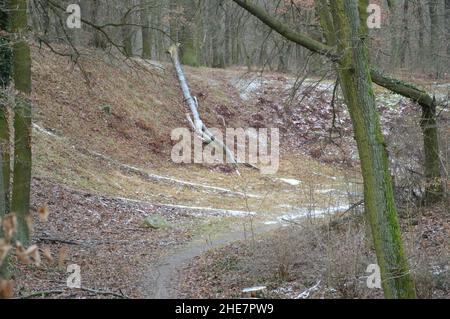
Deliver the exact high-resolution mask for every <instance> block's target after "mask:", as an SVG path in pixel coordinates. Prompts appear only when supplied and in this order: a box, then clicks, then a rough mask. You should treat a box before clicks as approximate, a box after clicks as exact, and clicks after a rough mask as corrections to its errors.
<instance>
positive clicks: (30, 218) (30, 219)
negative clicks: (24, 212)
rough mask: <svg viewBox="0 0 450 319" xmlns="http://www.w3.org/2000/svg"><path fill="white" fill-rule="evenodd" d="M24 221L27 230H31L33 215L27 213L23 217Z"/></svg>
mask: <svg viewBox="0 0 450 319" xmlns="http://www.w3.org/2000/svg"><path fill="white" fill-rule="evenodd" d="M25 221H26V222H27V226H28V231H29V232H33V216H31V215H28V216H27V217H25Z"/></svg>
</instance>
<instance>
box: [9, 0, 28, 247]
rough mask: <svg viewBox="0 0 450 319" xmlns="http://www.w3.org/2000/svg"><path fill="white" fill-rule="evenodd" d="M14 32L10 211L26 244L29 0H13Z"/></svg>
mask: <svg viewBox="0 0 450 319" xmlns="http://www.w3.org/2000/svg"><path fill="white" fill-rule="evenodd" d="M10 13H11V21H12V24H11V26H12V27H11V32H12V33H13V34H15V35H16V39H15V40H16V41H15V42H14V45H13V53H12V67H13V80H14V86H15V89H16V91H17V95H16V101H15V108H14V111H15V112H14V113H15V114H14V140H15V142H14V171H13V191H12V201H11V211H12V212H14V213H15V214H16V216H17V222H18V227H17V235H16V239H17V240H19V241H20V242H21V243H22V244H23V245H24V246H27V245H28V243H29V228H28V220H29V217H30V185H31V102H30V93H31V54H30V48H29V46H28V43H27V42H26V40H25V39H24V37H25V36H26V34H27V1H26V0H11V1H10Z"/></svg>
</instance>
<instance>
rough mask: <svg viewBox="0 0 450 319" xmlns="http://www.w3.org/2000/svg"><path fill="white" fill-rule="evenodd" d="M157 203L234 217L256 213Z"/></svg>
mask: <svg viewBox="0 0 450 319" xmlns="http://www.w3.org/2000/svg"><path fill="white" fill-rule="evenodd" d="M157 205H159V206H164V207H172V208H182V209H190V210H200V211H209V212H214V213H219V214H221V215H225V216H233V217H245V216H254V215H256V213H255V212H246V211H241V210H228V209H220V208H212V207H196V206H184V205H173V204H157ZM199 215H201V214H199Z"/></svg>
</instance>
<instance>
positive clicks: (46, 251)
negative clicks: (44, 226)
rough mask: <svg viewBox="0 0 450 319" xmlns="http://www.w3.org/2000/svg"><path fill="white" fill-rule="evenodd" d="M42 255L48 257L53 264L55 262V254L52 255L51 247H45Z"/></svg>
mask: <svg viewBox="0 0 450 319" xmlns="http://www.w3.org/2000/svg"><path fill="white" fill-rule="evenodd" d="M42 255H43V256H44V258H45V259H47V261H48V262H49V263H50V264H52V263H53V262H54V259H53V256H52V252H51V251H50V248H49V247H44V248H43V249H42Z"/></svg>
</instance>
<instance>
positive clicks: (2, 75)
mask: <svg viewBox="0 0 450 319" xmlns="http://www.w3.org/2000/svg"><path fill="white" fill-rule="evenodd" d="M6 8H7V0H0V29H2V30H8V29H9V20H10V19H9V13H8V11H7V10H5V9H6ZM10 81H11V47H10V38H9V36H7V35H2V36H0V153H1V156H2V162H1V165H0V171H1V176H2V177H1V179H2V181H1V184H2V187H1V188H0V197H1V198H0V201H2V202H3V203H4V204H3V205H2V207H3V209H2V210H1V211H0V217H1V215H2V214H7V213H8V212H9V207H10V202H9V197H10V175H11V173H10V133H9V111H8V106H7V96H6V95H5V93H4V92H5V91H4V90H5V89H6V88H7V87H8V86H9V84H10Z"/></svg>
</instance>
